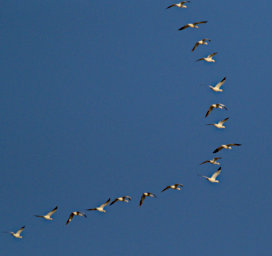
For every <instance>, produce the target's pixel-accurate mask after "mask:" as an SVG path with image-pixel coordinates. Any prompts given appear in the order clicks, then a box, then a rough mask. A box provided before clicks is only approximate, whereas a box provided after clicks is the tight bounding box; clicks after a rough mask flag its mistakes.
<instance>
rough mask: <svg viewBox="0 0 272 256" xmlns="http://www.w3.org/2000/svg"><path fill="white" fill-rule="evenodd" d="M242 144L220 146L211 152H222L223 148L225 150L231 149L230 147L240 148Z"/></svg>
mask: <svg viewBox="0 0 272 256" xmlns="http://www.w3.org/2000/svg"><path fill="white" fill-rule="evenodd" d="M241 145H242V144H238V143H231V144H222V145H221V146H220V147H218V148H217V149H215V150H214V151H213V153H217V152H219V151H220V150H222V149H223V148H225V149H232V146H241Z"/></svg>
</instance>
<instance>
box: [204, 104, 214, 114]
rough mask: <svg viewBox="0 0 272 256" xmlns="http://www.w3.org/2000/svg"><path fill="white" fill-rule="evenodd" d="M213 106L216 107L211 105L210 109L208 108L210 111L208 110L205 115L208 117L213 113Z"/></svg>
mask: <svg viewBox="0 0 272 256" xmlns="http://www.w3.org/2000/svg"><path fill="white" fill-rule="evenodd" d="M213 108H214V106H213V105H211V106H210V107H209V109H208V111H207V113H206V115H205V117H207V116H208V115H209V114H210V113H211V111H212V110H213Z"/></svg>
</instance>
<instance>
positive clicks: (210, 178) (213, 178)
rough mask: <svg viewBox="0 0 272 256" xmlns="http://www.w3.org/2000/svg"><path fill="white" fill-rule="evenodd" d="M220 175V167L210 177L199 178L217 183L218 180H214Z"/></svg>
mask: <svg viewBox="0 0 272 256" xmlns="http://www.w3.org/2000/svg"><path fill="white" fill-rule="evenodd" d="M220 173H221V167H219V168H218V170H217V171H216V172H215V173H214V174H213V175H212V176H211V177H207V176H201V177H203V178H205V179H206V180H208V181H209V182H211V183H219V180H217V179H216V178H217V176H218V175H219V174H220Z"/></svg>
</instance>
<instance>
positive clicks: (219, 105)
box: [205, 103, 228, 117]
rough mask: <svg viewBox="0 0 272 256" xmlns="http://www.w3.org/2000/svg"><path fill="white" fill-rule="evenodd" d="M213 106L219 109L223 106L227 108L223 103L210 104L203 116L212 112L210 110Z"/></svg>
mask: <svg viewBox="0 0 272 256" xmlns="http://www.w3.org/2000/svg"><path fill="white" fill-rule="evenodd" d="M214 108H219V109H223V108H224V109H226V110H228V109H227V107H226V106H225V105H224V104H221V103H217V104H212V105H211V106H210V107H209V110H208V111H207V113H206V115H205V117H207V116H208V115H209V114H210V113H211V112H212V110H213V109H214Z"/></svg>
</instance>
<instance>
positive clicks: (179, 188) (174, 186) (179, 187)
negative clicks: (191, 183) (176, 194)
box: [161, 184, 183, 192]
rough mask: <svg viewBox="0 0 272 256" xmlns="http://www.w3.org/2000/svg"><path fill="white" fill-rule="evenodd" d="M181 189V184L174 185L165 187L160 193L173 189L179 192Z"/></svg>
mask: <svg viewBox="0 0 272 256" xmlns="http://www.w3.org/2000/svg"><path fill="white" fill-rule="evenodd" d="M182 187H183V185H182V184H174V185H171V186H167V187H166V188H164V189H163V190H162V191H161V192H163V191H165V190H168V189H170V188H171V189H175V190H181V188H182Z"/></svg>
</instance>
